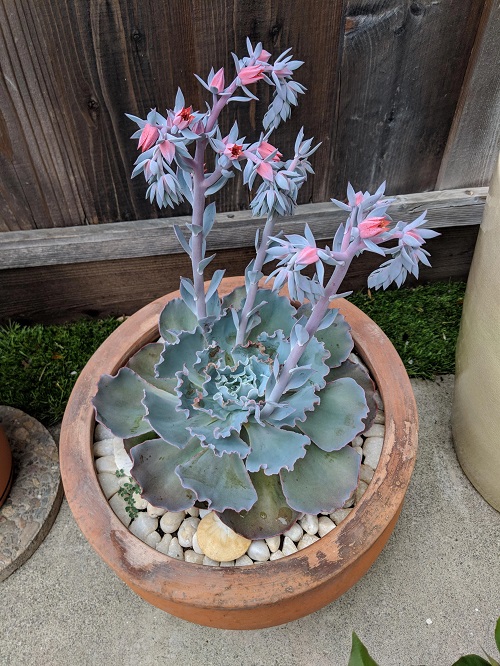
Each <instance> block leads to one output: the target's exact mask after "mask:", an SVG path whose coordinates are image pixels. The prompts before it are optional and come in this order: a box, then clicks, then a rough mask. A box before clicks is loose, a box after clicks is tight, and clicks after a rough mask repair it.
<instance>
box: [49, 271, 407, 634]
mask: <svg viewBox="0 0 500 666" xmlns="http://www.w3.org/2000/svg"><path fill="white" fill-rule="evenodd" d="M240 284H242V280H241V279H240V280H224V281H223V283H222V285H221V293H223V294H224V293H228V292H229V291H231V290H232V289H234V288H235V287H236V286H238V285H240ZM176 296H178V292H174V293H173V294H169V295H167V296H165V297H163V298H162V299H160V300H158V301H155V302H154V303H151V304H150V305H148V306H147V307H146V308H143V309H142V310H141V311H140V312H138V313H136V314H135V315H134V316H133V317H131V318H130V319H128V320H127V321H125V322H124V323H123V324H122V326H120V327H119V328H118V329H117V330H116V331H115V332H114V333H113V334H112V335H111V336H110V337H109V338H108V340H106V342H105V343H104V344H103V345H102V346H101V347H100V348H99V350H98V351H97V352H96V353H95V354H94V356H93V357H92V359H91V360H90V361H89V363H88V364H87V365H86V367H85V368H84V370H83V371H82V373H81V375H80V377H79V378H78V380H77V383H76V385H75V388H74V390H73V392H72V394H71V397H70V400H69V402H68V406H67V409H66V412H65V415H64V420H63V424H62V428H61V436H60V460H61V474H62V477H63V483H64V489H65V492H66V497H67V500H68V502H69V505H70V508H71V510H72V512H73V515H74V517H75V519H76V521H77V523H78V525H79V527H80V529H81V530H82V532H83V534H84V535H85V537H86V538H87V539H88V540H89V542H90V544H91V545H92V546H93V548H94V549H95V550H96V551H97V553H98V554H99V555H100V556H101V557H102V558H103V559H104V561H105V562H106V563H107V564H108V565H109V566H110V567H111V568H112V569H113V570H114V571H115V572H116V573H117V574H118V576H120V578H121V579H122V580H124V581H125V582H126V583H127V585H129V586H130V587H131V588H132V589H133V590H134V591H135V592H137V594H139V595H140V596H141V597H142V598H144V599H145V600H146V601H148V602H149V603H151V604H153V605H155V606H158V607H159V608H161V609H162V610H165V611H167V612H169V613H171V614H173V615H176V616H179V617H182V618H184V619H186V620H189V621H191V622H196V623H198V624H204V625H207V626H212V627H220V628H225V629H239V630H241V629H259V628H264V627H269V626H274V625H278V624H283V623H285V622H289V621H291V620H294V619H297V618H299V617H302V616H304V615H306V614H308V613H311V612H313V611H315V610H317V609H319V608H321V607H323V606H325V605H326V604H327V603H329V602H330V601H332V600H333V599H335V598H337V597H339V596H340V595H341V594H343V593H344V592H345V591H346V590H347V589H349V588H350V587H351V586H352V585H354V584H355V583H356V582H357V581H358V580H359V578H361V576H362V575H363V574H364V573H365V572H366V571H367V570H368V568H369V567H370V566H371V564H372V563H373V562H374V561H375V559H376V558H377V557H378V555H379V554H380V551H381V550H382V548H383V546H384V545H385V543H386V542H387V539H388V538H389V536H390V534H391V532H392V530H393V528H394V525H395V523H396V520H397V518H398V516H399V513H400V511H401V506H402V503H403V499H404V495H405V493H406V489H407V487H408V484H409V482H410V477H411V474H412V471H413V466H414V463H415V456H416V451H417V433H418V416H417V410H416V404H415V398H414V396H413V392H412V388H411V384H410V381H409V379H408V375H407V373H406V370H405V368H404V366H403V363H402V361H401V359H400V358H399V356H398V354H397V352H396V351H395V349H394V347H393V346H392V344H391V342H390V341H389V340H388V338H387V337H386V336H385V335H384V333H383V332H382V330H381V329H380V328H379V327H378V326H377V325H376V324H375V323H374V322H373V321H371V320H370V319H369V318H368V317H367V316H366V315H365V314H364V313H362V312H361V311H360V310H358V309H357V308H356V307H355V306H353V305H352V304H351V303H347V302H345V301H342V300H340V301H337V302H334V303H333V304H332V307H334V306H338V307H339V308H340V310H341V312H342V313H343V314H344V316H345V317H346V319H347V321H348V322H349V324H350V325H351V327H352V335H353V338H354V342H355V344H356V348H357V351H358V352H359V354H360V356H361V358H362V359H363V361H364V362H365V363H366V364H367V365H368V367H369V369H370V371H371V373H372V376H373V377H374V380H375V382H376V385H377V387H378V389H379V391H380V393H381V396H382V400H383V402H384V409H385V415H386V430H385V437H384V445H383V448H382V453H381V458H380V462H379V464H378V466H377V469H376V470H375V474H374V476H373V479H372V481H371V482H370V485H369V486H368V489H367V490H366V492H365V494H364V495H363V497H362V498H361V500H360V501H359V503H358V504H357V505H356V507H355V508H354V509H353V510H352V511H351V513H350V514H349V516H348V517H347V518H346V519H345V520H344V521H342V523H340V524H339V526H338V527H337V528H336V529H335V530H332V531H331V532H330V533H329V534H327V535H326V536H325V537H323V538H322V539H321V540H319V541H318V542H317V543H314V544H312V545H311V546H308V547H307V548H305V549H304V550H302V551H299V552H298V553H295V554H293V555H291V556H288V557H285V558H283V559H282V560H278V561H275V562H268V563H266V565H265V566H262V567H260V566H259V567H256V566H255V567H246V568H244V569H242V568H240V567H232V568H231V567H225V568H222V567H207V566H202V565H190V564H187V563H185V562H179V561H177V560H174V559H172V558H169V557H168V556H166V555H164V554H163V553H160V552H158V551H155V550H154V549H152V548H149V547H148V546H147V545H146V544H143V543H142V542H141V541H140V540H139V539H137V538H135V537H134V536H133V535H132V534H131V533H130V532H129V531H128V530H127V528H126V527H124V525H122V523H121V522H120V521H119V520H118V518H117V517H116V516H115V514H114V513H113V511H112V510H111V507H110V506H109V504H108V502H107V501H106V499H105V498H104V495H103V494H102V491H101V489H100V486H99V482H98V480H97V477H96V472H95V468H94V460H93V455H92V442H93V432H94V425H95V419H94V409H93V407H92V404H91V398H92V397H93V396H94V394H95V391H96V387H97V382H98V380H99V377H100V376H101V375H102V374H103V373H105V372H107V373H111V374H114V373H115V372H117V371H118V369H119V368H120V367H121V366H122V365H123V364H124V363H125V362H126V360H127V359H128V358H130V356H131V355H132V354H133V353H135V352H136V351H137V350H138V349H140V348H141V347H142V346H143V345H144V344H145V343H147V342H151V341H152V340H155V339H156V338H157V335H158V333H157V322H158V315H159V313H160V311H161V309H162V307H163V306H164V304H165V303H166V302H167V301H168V300H170V299H171V298H174V297H176Z"/></svg>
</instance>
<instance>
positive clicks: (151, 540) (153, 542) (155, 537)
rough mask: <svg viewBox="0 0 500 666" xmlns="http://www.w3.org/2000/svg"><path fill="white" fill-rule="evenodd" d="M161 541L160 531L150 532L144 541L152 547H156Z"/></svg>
mask: <svg viewBox="0 0 500 666" xmlns="http://www.w3.org/2000/svg"><path fill="white" fill-rule="evenodd" d="M160 541H161V536H160V535H159V534H158V532H151V534H148V536H147V537H146V538H145V539H144V543H147V544H148V546H151V548H156V546H157V545H158V544H159V543H160Z"/></svg>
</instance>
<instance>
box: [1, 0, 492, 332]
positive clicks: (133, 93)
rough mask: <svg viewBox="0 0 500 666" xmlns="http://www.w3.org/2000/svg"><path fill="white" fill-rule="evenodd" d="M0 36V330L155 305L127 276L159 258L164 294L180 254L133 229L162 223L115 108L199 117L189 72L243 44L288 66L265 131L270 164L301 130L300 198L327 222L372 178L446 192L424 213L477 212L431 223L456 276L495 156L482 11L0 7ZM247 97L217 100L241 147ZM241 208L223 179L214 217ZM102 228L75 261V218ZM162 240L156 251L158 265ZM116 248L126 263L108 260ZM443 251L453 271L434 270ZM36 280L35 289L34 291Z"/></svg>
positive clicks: (399, 5) (398, 0)
mask: <svg viewBox="0 0 500 666" xmlns="http://www.w3.org/2000/svg"><path fill="white" fill-rule="evenodd" d="M0 28H1V29H0V68H1V74H2V76H1V77H0V230H1V231H3V232H5V233H3V234H0V241H1V245H0V319H5V318H6V317H9V316H13V317H21V318H22V317H23V316H24V317H25V318H26V319H35V320H44V319H45V320H53V319H54V318H59V319H61V318H62V319H65V318H68V317H73V316H78V315H79V314H81V313H82V312H89V313H92V314H102V313H104V312H112V311H113V312H126V311H131V309H132V308H136V307H138V306H139V305H140V304H142V303H143V302H145V301H146V300H148V298H149V297H153V296H155V295H157V290H154V289H153V291H151V290H150V291H149V293H148V294H146V293H145V292H146V291H147V286H146V285H147V284H148V283H149V284H151V282H153V281H154V280H155V279H156V277H157V276H155V275H150V277H148V278H147V279H146V278H144V279H142V281H141V280H139V281H138V280H137V275H138V274H142V271H143V270H152V271H154V270H155V269H158V268H159V262H160V263H161V267H162V270H163V271H165V270H166V271H167V272H168V277H169V279H168V284H169V285H170V283H175V282H177V279H178V274H179V271H180V270H183V266H182V261H180V263H179V259H178V256H179V255H177V253H176V252H175V250H174V248H173V246H172V247H170V246H169V243H170V240H166V241H164V242H163V245H162V243H161V242H160V245H159V246H158V245H156V246H155V243H156V237H155V238H154V239H153V237H151V234H150V232H151V229H152V228H155V227H154V218H157V217H159V216H162V217H164V216H165V215H171V214H172V213H170V211H167V212H165V211H164V210H163V211H161V212H159V211H157V210H156V208H155V207H153V206H151V205H150V204H149V202H147V201H145V199H144V190H145V187H144V181H143V180H141V179H139V178H138V179H136V180H134V181H131V180H130V171H131V165H132V164H133V161H134V159H135V156H136V149H135V142H132V141H130V140H129V138H128V137H129V136H130V134H131V132H132V131H133V129H134V128H133V126H132V124H131V123H130V121H128V120H127V118H126V117H125V115H124V114H125V112H131V113H134V114H137V115H139V116H142V117H144V116H145V114H146V113H147V111H148V109H149V108H150V107H152V106H157V107H158V108H159V109H160V110H161V109H163V108H165V107H166V106H167V105H172V102H173V97H174V95H175V90H176V88H177V86H178V85H179V84H180V85H182V87H183V90H184V93H185V96H186V99H188V100H189V101H190V102H192V103H193V105H194V106H195V107H198V108H203V94H202V92H201V91H200V86H199V85H198V83H197V82H196V80H195V79H194V77H193V76H192V72H197V73H199V74H200V75H202V76H206V75H207V73H208V70H209V69H210V66H211V65H212V64H214V65H216V66H217V67H218V66H220V65H224V66H226V67H228V68H230V67H231V60H230V57H229V52H230V51H235V52H236V53H239V54H243V53H244V37H245V36H246V35H248V36H249V37H250V38H251V39H252V41H253V42H254V43H255V42H257V41H259V40H260V41H262V42H263V43H264V44H265V46H266V47H267V48H268V50H270V51H272V52H273V54H274V55H277V54H278V53H280V52H281V50H283V49H284V48H287V47H288V46H292V47H293V52H294V54H295V55H296V57H298V58H300V59H302V60H304V61H305V65H304V66H303V67H302V68H301V69H300V70H299V71H298V73H297V79H298V80H299V81H301V82H302V83H304V85H305V86H306V87H307V88H308V92H307V93H306V95H305V96H303V97H302V98H301V100H300V104H299V107H298V109H296V110H295V112H294V114H293V115H292V119H291V120H290V121H289V122H288V123H287V125H286V128H279V130H278V131H277V132H276V136H275V137H274V141H275V143H276V144H277V145H279V146H280V149H281V150H282V152H284V153H285V154H286V153H289V152H290V150H291V148H292V141H293V140H292V139H290V138H289V137H293V136H295V134H296V132H297V131H298V129H299V128H300V127H301V126H302V125H304V127H305V128H306V132H307V135H314V136H315V138H316V139H317V140H319V141H322V144H323V145H322V147H321V149H320V151H318V153H316V155H315V156H314V166H315V170H316V174H315V176H314V177H312V178H311V179H310V181H309V182H308V183H307V184H306V185H305V186H304V187H303V190H302V192H301V195H300V196H301V199H300V202H301V204H305V205H306V206H307V205H312V206H319V208H317V209H315V210H316V211H317V212H318V214H319V216H320V218H321V216H323V217H324V216H325V215H328V213H326V212H325V210H326V209H324V208H323V207H322V202H326V201H328V200H329V198H330V197H331V196H336V197H343V196H344V192H345V186H346V183H347V180H351V181H352V182H353V184H354V185H355V187H357V188H363V189H370V188H374V187H376V186H377V185H378V184H379V183H380V181H381V180H383V179H387V181H388V190H389V193H391V194H410V193H423V192H427V191H432V190H438V189H441V190H446V191H447V192H446V193H445V195H444V197H443V195H438V194H437V193H436V194H426V195H422V196H423V197H424V198H423V199H422V201H423V200H425V201H426V205H429V206H430V207H431V209H432V208H433V207H434V205H435V204H436V202H437V204H436V205H437V207H438V208H440V210H442V208H443V206H442V202H443V201H455V197H456V196H460V197H462V198H464V197H465V198H467V197H472V198H473V199H474V200H475V202H476V204H478V202H479V204H478V205H475V206H472V207H470V215H469V217H468V220H469V221H468V222H467V223H466V224H465V225H464V224H462V225H457V224H456V223H455V221H454V219H453V213H454V207H455V208H456V206H454V204H452V203H450V209H449V213H452V214H451V215H450V214H446V215H445V216H444V218H443V219H444V220H445V221H446V222H445V223H443V228H444V227H446V228H448V227H450V228H452V229H453V228H454V229H455V230H454V231H453V233H452V232H448V231H447V232H445V235H447V236H449V237H450V242H452V245H453V243H454V246H453V249H451V250H447V249H446V247H449V246H446V247H443V254H439V253H438V254H437V255H436V251H435V252H434V263H435V264H436V262H437V264H438V265H441V264H442V266H443V270H442V271H441V272H440V273H439V274H440V275H441V277H442V276H444V275H448V276H449V277H464V276H465V275H466V272H467V268H468V263H467V261H468V260H470V254H471V251H472V247H473V243H474V238H475V233H476V232H477V224H478V222H479V220H480V209H481V205H482V203H481V202H483V201H484V190H481V192H480V195H479V198H478V196H477V195H478V190H477V188H478V187H482V186H486V185H487V183H488V180H489V176H490V174H491V170H492V167H493V164H494V161H495V159H496V156H497V154H498V150H499V147H500V76H499V73H498V71H499V56H498V53H499V52H500V2H499V0H460V2H457V0H302V1H301V2H298V1H296V0H272V1H269V2H262V0H260V1H257V0H245V2H241V1H239V0H190V1H188V0H169V1H168V2H167V1H164V2H157V1H153V0H107V1H104V0H57V2H49V1H48V0H40V1H38V0H37V1H36V2H34V1H33V0H0ZM258 92H259V94H260V93H262V94H261V99H262V100H263V102H262V104H261V105H257V106H256V105H255V104H254V103H253V102H252V103H251V104H249V105H239V106H236V105H235V107H234V109H235V111H236V116H237V119H238V123H239V125H240V127H241V128H242V132H243V133H244V134H246V135H247V136H248V137H251V136H257V135H258V133H259V128H260V127H261V120H262V115H263V113H264V111H265V108H266V101H268V92H269V90H268V89H267V87H266V86H265V85H263V86H262V88H259V90H258ZM287 137H288V138H287ZM235 180H236V179H235ZM458 188H461V190H463V191H462V192H461V193H459V194H458V195H457V194H456V192H455V193H453V191H455V190H457V189H458ZM467 188H468V189H467ZM448 191H452V192H451V193H450V192H448ZM465 191H468V192H469V194H465ZM433 197H437V198H436V199H434V198H433ZM248 202H249V200H248V193H247V192H246V190H245V189H244V188H243V186H242V185H241V182H239V183H238V182H233V183H231V184H229V185H228V187H227V188H226V189H225V190H223V192H222V193H221V195H220V197H219V198H218V201H217V203H218V210H219V212H220V213H221V214H222V213H224V212H235V214H239V213H237V212H238V211H243V210H246V209H247V208H248ZM301 210H303V209H301ZM463 210H465V209H463ZM186 213H187V209H184V208H181V209H178V210H177V211H175V212H174V213H173V214H175V215H179V214H186ZM306 214H307V215H308V214H310V213H306ZM313 217H314V215H313ZM220 219H221V220H222V219H223V218H222V217H221V218H220ZM229 219H231V218H229ZM238 219H239V218H238ZM244 219H245V220H246V219H247V218H246V217H245V216H244ZM309 219H313V218H309ZM318 219H319V218H318ZM331 219H332V221H334V217H333V214H332V218H331ZM144 220H146V222H141V223H137V224H136V225H134V224H132V221H144ZM104 222H106V223H113V224H112V225H111V227H112V228H113V229H114V230H115V233H116V234H117V237H118V236H119V237H120V238H121V239H122V241H121V245H119V247H121V248H122V249H121V250H118V249H117V247H116V246H115V245H114V244H113V242H109V239H108V240H106V238H107V237H106V236H102V238H103V239H104V245H103V246H102V247H106V248H107V251H106V253H105V254H104V253H103V252H101V251H96V254H95V255H94V256H93V255H92V254H85V252H89V249H90V248H91V247H92V246H91V244H89V242H87V241H88V240H89V239H93V240H92V242H93V243H94V249H95V248H97V247H98V246H99V245H100V241H99V238H100V236H99V234H101V233H104V234H106V233H109V230H108V225H102V224H101V225H100V226H97V227H93V226H90V225H98V224H100V223H104ZM158 224H159V227H158V228H163V227H164V226H165V225H166V226H165V228H168V224H169V223H168V221H166V220H163V221H162V220H159V221H158ZM241 224H242V227H246V226H248V224H251V223H250V222H248V223H247V222H244V223H243V222H242V223H241ZM127 225H128V226H127ZM162 225H163V226H162ZM61 227H72V228H74V227H80V229H81V232H82V233H81V234H80V235H78V233H76V231H77V230H75V229H73V231H71V232H70V236H72V238H73V240H74V241H75V239H80V240H81V241H82V242H83V244H84V245H82V246H81V247H80V246H79V245H78V244H76V245H75V244H74V243H73V245H72V246H71V247H72V248H73V249H72V251H71V252H69V250H68V247H69V246H68V244H67V243H66V245H65V242H66V241H65V240H64V239H67V237H66V236H64V235H61V236H60V235H58V233H59V232H58V231H57V230H58V229H60V228H61ZM466 229H467V231H464V230H466ZM221 230H222V227H221ZM96 233H97V235H96ZM127 233H128V234H129V235H128V236H127ZM322 233H324V236H325V237H330V236H331V234H329V233H328V234H327V233H326V229H325V231H324V232H323V231H322ZM33 234H35V235H34V236H33ZM139 235H140V236H142V239H141V242H140V243H139V245H140V249H139V250H137V248H135V249H134V243H136V241H137V239H138V237H139ZM243 236H244V235H243ZM226 237H228V233H226ZM34 238H36V239H37V240H36V241H35V240H34ZM166 238H167V239H168V238H169V236H168V233H167V236H166ZM153 240H155V243H154V242H153ZM148 241H150V243H149V250H148V249H147V248H148V243H147V242H148ZM75 242H76V241H75ZM34 244H35V245H36V246H37V247H38V248H39V249H38V250H37V252H38V254H37V252H35V251H34ZM165 244H166V245H167V246H168V247H167V248H166V250H167V252H168V253H169V255H168V256H167V257H163V258H161V259H160V258H159V257H157V256H156V255H157V254H158V247H164V248H165V247H166V246H165ZM226 245H227V243H226ZM124 246H128V247H129V249H128V250H127V252H125V255H126V256H127V257H129V258H130V261H131V262H132V264H131V266H132V265H133V264H134V262H135V267H134V268H127V266H126V264H125V263H124V262H123V261H122V259H123V258H124V250H123V247H124ZM43 247H45V248H46V249H47V252H46V259H43V252H42V254H40V248H43ZM221 247H222V246H221ZM250 247H251V242H250V241H249V242H247V241H245V242H243V241H242V235H241V234H239V235H238V234H237V235H236V236H235V235H234V234H233V237H232V245H231V243H230V244H229V247H224V249H223V253H224V255H225V256H226V257H227V256H229V257H230V260H231V264H232V268H233V272H234V271H236V270H238V271H241V268H242V266H240V264H242V263H243V261H245V260H246V258H247V255H249V253H250ZM51 248H52V250H53V251H52V252H51ZM64 248H66V249H64ZM234 248H238V249H237V250H236V249H234ZM65 251H66V252H68V254H67V255H66V257H65V258H64V252H65ZM82 253H83V254H82ZM450 253H451V254H453V253H455V255H454V256H462V258H463V265H462V267H461V268H460V269H459V268H458V267H455V269H452V268H451V267H450V270H449V272H448V273H446V265H447V261H448V259H449V255H450ZM139 255H140V256H139ZM50 256H52V257H58V259H57V262H56V263H51V261H49V260H48V257H50ZM81 256H85V262H82V261H81ZM41 257H42V259H41ZM79 257H80V259H79ZM467 257H468V258H469V259H467ZM137 262H139V263H137ZM148 262H149V263H148ZM85 263H87V264H88V265H87V267H85ZM451 263H452V264H453V262H451ZM86 269H87V270H86ZM117 270H118V274H119V275H121V276H122V278H123V279H122V282H121V283H120V285H121V286H120V288H118V285H115V286H116V289H115V291H113V289H114V287H113V284H114V283H113V280H111V281H108V282H106V280H104V281H103V279H102V277H103V275H111V274H112V275H116V274H117ZM122 274H123V275H122ZM92 276H94V277H92ZM119 279H121V278H117V280H119ZM41 281H43V283H44V287H43V290H42V289H41V287H40V288H35V287H36V285H40V283H41ZM139 283H140V284H141V286H140V287H139V286H138V285H139ZM136 285H137V286H136ZM160 285H161V286H159V287H158V288H159V289H161V288H164V287H165V286H166V285H165V280H164V279H163V280H161V279H160ZM103 287H106V289H108V292H105V291H104V290H103ZM85 290H87V296H86V297H82V294H83V292H84V291H85ZM126 292H127V293H128V294H129V296H128V300H127V298H126V297H124V293H126ZM160 293H161V292H160ZM50 299H52V300H50ZM49 303H50V304H49ZM44 312H45V313H47V314H44ZM57 313H58V314H57Z"/></svg>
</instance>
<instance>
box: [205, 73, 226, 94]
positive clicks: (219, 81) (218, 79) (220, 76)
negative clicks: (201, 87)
mask: <svg viewBox="0 0 500 666" xmlns="http://www.w3.org/2000/svg"><path fill="white" fill-rule="evenodd" d="M208 85H209V86H210V87H212V88H217V92H219V93H220V92H222V91H223V90H224V67H221V68H220V69H219V71H218V72H216V73H215V74H214V75H213V76H212V80H211V81H209V83H208Z"/></svg>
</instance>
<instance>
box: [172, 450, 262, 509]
mask: <svg viewBox="0 0 500 666" xmlns="http://www.w3.org/2000/svg"><path fill="white" fill-rule="evenodd" d="M175 471H176V474H177V475H178V477H179V479H180V480H181V483H182V485H183V486H184V487H185V488H190V489H191V490H192V491H193V492H194V493H196V495H197V497H198V500H199V501H200V502H207V503H208V506H209V508H210V509H213V510H214V511H225V510H226V509H233V510H234V511H238V512H239V511H248V510H250V509H251V508H252V506H253V505H254V504H255V502H256V500H257V493H256V491H255V488H254V487H253V485H252V482H251V480H250V476H249V474H248V472H247V471H246V469H245V464H244V462H243V460H242V459H241V458H240V457H239V456H238V455H237V454H236V453H224V454H223V455H222V456H217V455H215V452H214V451H212V449H210V448H204V449H203V450H202V451H201V452H199V453H198V454H196V455H195V456H194V457H193V458H192V459H191V460H189V461H187V462H185V463H182V464H181V465H178V466H177V467H176V468H175Z"/></svg>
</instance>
